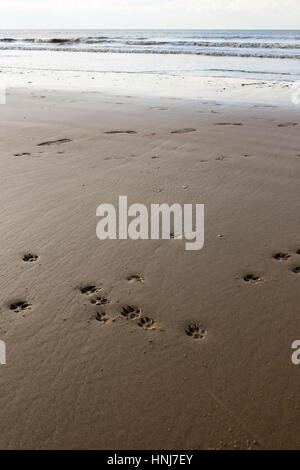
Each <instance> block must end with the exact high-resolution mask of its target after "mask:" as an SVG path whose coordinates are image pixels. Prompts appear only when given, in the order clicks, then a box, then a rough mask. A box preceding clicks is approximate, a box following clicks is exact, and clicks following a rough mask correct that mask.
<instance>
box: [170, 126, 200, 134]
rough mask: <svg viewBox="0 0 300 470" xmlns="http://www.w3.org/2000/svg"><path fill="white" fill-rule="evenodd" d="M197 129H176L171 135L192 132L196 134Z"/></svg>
mask: <svg viewBox="0 0 300 470" xmlns="http://www.w3.org/2000/svg"><path fill="white" fill-rule="evenodd" d="M196 130H197V129H194V128H192V127H186V128H185V129H175V130H174V131H171V134H189V133H190V132H196Z"/></svg>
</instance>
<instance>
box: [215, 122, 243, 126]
mask: <svg viewBox="0 0 300 470" xmlns="http://www.w3.org/2000/svg"><path fill="white" fill-rule="evenodd" d="M243 125H244V124H242V123H241V122H216V123H215V124H214V126H243Z"/></svg>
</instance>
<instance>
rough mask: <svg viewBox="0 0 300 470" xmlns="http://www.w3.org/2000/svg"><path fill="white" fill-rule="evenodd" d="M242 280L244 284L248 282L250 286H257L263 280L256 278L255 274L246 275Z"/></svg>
mask: <svg viewBox="0 0 300 470" xmlns="http://www.w3.org/2000/svg"><path fill="white" fill-rule="evenodd" d="M243 279H244V281H245V282H250V283H251V284H257V283H258V282H261V281H262V280H263V279H262V278H261V277H260V276H256V275H255V274H246V276H244V278H243Z"/></svg>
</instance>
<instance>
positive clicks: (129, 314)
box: [121, 305, 141, 320]
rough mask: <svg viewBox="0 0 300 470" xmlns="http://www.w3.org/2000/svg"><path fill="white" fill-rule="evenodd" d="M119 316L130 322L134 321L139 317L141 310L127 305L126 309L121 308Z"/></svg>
mask: <svg viewBox="0 0 300 470" xmlns="http://www.w3.org/2000/svg"><path fill="white" fill-rule="evenodd" d="M121 315H122V316H123V317H125V318H128V319H130V320H134V319H136V318H139V316H140V315H141V309H140V308H139V307H136V306H135V305H127V307H123V309H122V312H121Z"/></svg>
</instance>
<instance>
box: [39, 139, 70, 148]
mask: <svg viewBox="0 0 300 470" xmlns="http://www.w3.org/2000/svg"><path fill="white" fill-rule="evenodd" d="M68 142H72V140H71V139H58V140H49V141H47V142H41V143H40V144H37V146H38V147H42V146H44V145H55V144H57V145H60V144H67V143H68Z"/></svg>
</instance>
